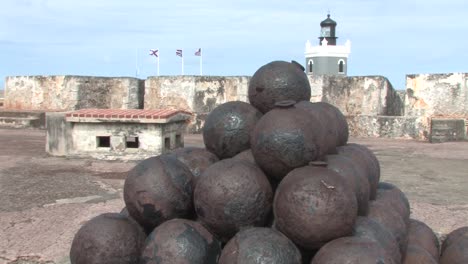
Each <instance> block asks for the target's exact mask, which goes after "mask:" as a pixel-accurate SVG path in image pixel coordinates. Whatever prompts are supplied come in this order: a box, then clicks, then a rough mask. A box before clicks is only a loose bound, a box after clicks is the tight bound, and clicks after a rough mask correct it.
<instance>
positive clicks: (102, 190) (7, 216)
mask: <svg viewBox="0 0 468 264" xmlns="http://www.w3.org/2000/svg"><path fill="white" fill-rule="evenodd" d="M350 142H354V143H359V144H364V145H366V146H368V147H369V148H370V149H372V150H373V151H374V152H375V154H376V155H377V157H378V159H379V161H380V164H381V168H382V176H381V181H387V182H390V183H393V184H396V185H397V186H398V187H399V188H400V189H402V190H403V191H404V192H405V193H406V195H407V196H408V198H409V200H410V203H411V207H412V218H415V219H418V220H421V221H424V222H425V223H426V224H428V225H429V226H430V227H431V228H433V229H434V231H435V232H436V233H437V234H438V235H444V234H447V233H448V232H450V231H452V230H454V229H456V228H458V227H461V226H468V142H461V143H442V144H429V143H426V142H417V141H409V140H394V139H357V138H353V139H351V140H350ZM185 145H186V146H203V140H202V138H201V136H200V135H187V136H186V138H185ZM135 164H136V163H135V162H116V161H113V162H112V161H98V160H91V159H67V158H60V157H50V156H48V155H47V154H46V153H45V131H41V130H13V129H0V263H10V264H11V263H16V264H20V263H21V264H26V263H60V264H62V263H69V259H68V253H69V250H70V245H71V241H72V239H73V236H74V234H75V233H76V232H77V230H78V229H79V228H80V226H81V225H82V224H83V223H85V221H87V220H89V219H90V218H92V217H94V216H96V215H98V214H101V213H105V212H119V211H120V210H121V209H122V208H123V207H124V202H123V198H122V188H123V182H124V179H125V176H126V172H127V171H128V170H130V169H131V168H132V167H133V166H134V165H135Z"/></svg>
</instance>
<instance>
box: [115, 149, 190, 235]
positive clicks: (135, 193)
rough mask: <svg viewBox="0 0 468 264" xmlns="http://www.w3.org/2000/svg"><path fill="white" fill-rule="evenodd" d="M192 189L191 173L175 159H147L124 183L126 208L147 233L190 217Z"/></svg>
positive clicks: (158, 157) (164, 157) (129, 174)
mask: <svg viewBox="0 0 468 264" xmlns="http://www.w3.org/2000/svg"><path fill="white" fill-rule="evenodd" d="M192 185H193V176H192V173H191V172H190V170H189V169H188V167H187V166H185V165H184V164H183V163H182V162H180V161H179V160H177V158H176V157H174V156H172V155H160V156H157V157H152V158H148V159H146V160H143V161H141V162H140V163H139V164H137V165H136V166H135V167H134V168H133V169H132V170H130V172H129V173H128V176H127V178H126V179H125V184H124V201H125V205H126V207H127V210H128V213H129V214H130V215H131V216H132V218H133V219H135V220H136V221H137V222H138V223H140V225H141V226H143V228H145V230H146V231H147V232H148V233H149V232H151V231H152V230H153V229H154V228H155V227H156V226H158V225H159V224H161V223H162V222H164V221H166V220H169V219H173V218H185V217H190V216H192V215H193V202H192V195H193V187H192Z"/></svg>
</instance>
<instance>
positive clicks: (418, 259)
mask: <svg viewBox="0 0 468 264" xmlns="http://www.w3.org/2000/svg"><path fill="white" fill-rule="evenodd" d="M437 263H439V262H437V261H436V260H435V259H434V258H433V257H432V256H431V254H430V253H429V252H427V251H426V250H425V249H424V248H422V247H420V246H417V245H411V244H409V245H408V248H407V249H406V254H405V259H404V260H403V261H402V264H437Z"/></svg>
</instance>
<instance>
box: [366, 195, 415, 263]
mask: <svg viewBox="0 0 468 264" xmlns="http://www.w3.org/2000/svg"><path fill="white" fill-rule="evenodd" d="M367 217H369V218H371V219H373V220H375V221H377V222H379V223H380V224H381V225H383V226H384V227H385V228H386V229H387V230H388V231H390V233H392V235H393V236H394V237H395V239H396V241H397V243H398V246H399V248H400V253H401V255H402V256H404V255H405V251H406V247H407V245H408V227H407V225H406V223H405V221H404V220H403V217H402V216H401V215H400V214H399V213H398V212H396V211H395V210H393V209H392V207H391V204H389V202H388V201H386V200H381V199H376V200H374V201H371V203H370V204H369V214H368V215H367Z"/></svg>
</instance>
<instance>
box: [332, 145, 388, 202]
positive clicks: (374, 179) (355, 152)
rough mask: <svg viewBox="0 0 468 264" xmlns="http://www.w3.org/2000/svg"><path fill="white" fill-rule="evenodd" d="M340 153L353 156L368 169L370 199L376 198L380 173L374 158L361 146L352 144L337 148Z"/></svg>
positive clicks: (357, 162) (359, 164) (358, 163)
mask: <svg viewBox="0 0 468 264" xmlns="http://www.w3.org/2000/svg"><path fill="white" fill-rule="evenodd" d="M337 150H338V154H340V155H343V156H346V157H349V158H351V159H352V160H353V161H354V162H355V163H356V164H357V165H358V166H360V167H361V168H363V169H364V170H365V171H366V175H367V179H368V181H369V199H370V200H374V199H375V197H376V195H377V185H378V184H379V180H380V174H378V172H377V167H376V165H375V164H374V161H373V159H372V158H370V157H369V155H368V154H367V153H366V152H365V151H363V150H362V149H360V148H357V147H355V146H353V145H352V144H348V145H344V146H341V147H338V148H337Z"/></svg>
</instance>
